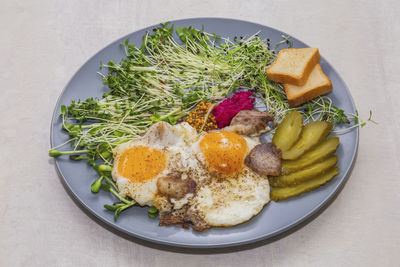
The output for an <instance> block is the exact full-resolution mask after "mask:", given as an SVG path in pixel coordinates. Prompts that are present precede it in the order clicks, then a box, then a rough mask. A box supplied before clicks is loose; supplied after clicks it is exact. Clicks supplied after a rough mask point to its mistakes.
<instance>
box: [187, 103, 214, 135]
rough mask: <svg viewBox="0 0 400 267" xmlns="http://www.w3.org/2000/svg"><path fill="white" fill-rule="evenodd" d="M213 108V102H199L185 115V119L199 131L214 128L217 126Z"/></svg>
mask: <svg viewBox="0 0 400 267" xmlns="http://www.w3.org/2000/svg"><path fill="white" fill-rule="evenodd" d="M213 108H214V105H213V104H211V103H208V102H201V103H199V104H197V106H196V107H195V108H194V109H193V110H192V111H191V112H190V113H189V115H187V116H186V118H185V121H186V122H187V123H189V124H190V125H191V126H192V127H194V128H196V130H197V131H200V132H201V131H206V132H208V131H210V130H215V129H217V128H218V126H217V122H216V121H215V117H214V115H213V114H212V110H213Z"/></svg>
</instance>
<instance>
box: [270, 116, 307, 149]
mask: <svg viewBox="0 0 400 267" xmlns="http://www.w3.org/2000/svg"><path fill="white" fill-rule="evenodd" d="M302 128H303V119H302V117H301V114H300V113H299V112H298V111H297V110H293V111H291V112H290V113H288V114H287V115H286V116H285V118H283V120H282V122H281V123H280V124H279V126H278V128H276V131H275V134H274V137H273V138H272V142H274V144H275V145H276V146H277V147H278V148H279V149H280V150H281V151H286V150H288V149H289V148H291V147H292V146H293V145H294V143H296V141H297V140H298V139H299V137H300V133H301V130H302Z"/></svg>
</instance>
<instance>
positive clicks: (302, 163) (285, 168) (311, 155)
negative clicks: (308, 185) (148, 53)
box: [282, 137, 339, 174]
mask: <svg viewBox="0 0 400 267" xmlns="http://www.w3.org/2000/svg"><path fill="white" fill-rule="evenodd" d="M338 145H339V137H329V138H328V139H326V140H325V141H323V142H322V143H321V144H319V145H318V146H316V147H315V148H314V149H312V150H310V151H308V152H307V153H305V154H304V155H303V156H301V157H300V158H299V159H296V160H283V161H282V173H283V174H289V173H292V172H295V171H298V170H301V169H304V168H305V167H307V166H310V165H311V164H313V163H315V162H318V161H320V160H323V159H324V158H326V157H328V156H329V155H331V154H332V153H333V152H335V151H336V148H337V147H338Z"/></svg>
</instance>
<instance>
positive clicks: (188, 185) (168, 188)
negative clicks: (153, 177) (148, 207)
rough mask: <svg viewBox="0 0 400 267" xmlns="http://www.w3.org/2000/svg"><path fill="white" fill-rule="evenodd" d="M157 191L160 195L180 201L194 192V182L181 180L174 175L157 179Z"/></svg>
mask: <svg viewBox="0 0 400 267" xmlns="http://www.w3.org/2000/svg"><path fill="white" fill-rule="evenodd" d="M157 189H158V192H159V194H160V195H164V196H167V197H169V198H175V199H180V198H183V197H184V196H185V195H186V194H188V193H194V192H195V191H196V182H195V181H194V180H192V179H186V180H182V179H180V177H177V176H176V175H175V174H174V175H171V176H166V177H160V178H158V180H157Z"/></svg>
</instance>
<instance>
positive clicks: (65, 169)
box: [51, 18, 358, 248]
mask: <svg viewBox="0 0 400 267" xmlns="http://www.w3.org/2000/svg"><path fill="white" fill-rule="evenodd" d="M173 23H174V24H175V25H176V26H181V27H182V26H193V27H196V28H202V27H204V29H205V31H207V32H214V33H216V34H219V35H221V36H224V37H229V38H231V39H233V37H234V36H250V35H251V34H254V33H256V32H259V36H260V37H261V38H264V39H266V38H269V39H271V42H272V43H275V42H277V41H279V40H281V35H282V34H285V33H282V32H281V31H279V30H275V29H272V28H269V27H266V26H263V25H259V24H255V23H250V22H245V21H239V20H233V19H220V18H195V19H185V20H178V21H174V22H173ZM154 27H156V26H151V27H148V28H145V29H142V30H139V31H137V32H134V33H132V34H129V35H127V36H125V37H122V38H121V39H119V40H117V41H115V42H113V43H111V44H110V45H108V46H107V47H105V48H104V49H102V50H101V51H100V52H98V53H97V54H95V55H94V56H93V57H92V58H90V59H89V60H88V61H87V62H86V63H85V64H84V65H83V66H82V67H81V68H80V69H79V70H78V72H77V73H76V74H75V75H74V76H73V77H72V79H71V80H70V82H69V83H68V84H67V86H66V87H65V89H64V91H63V92H62V94H61V96H60V98H59V100H58V102H57V104H56V107H55V111H54V115H53V120H52V124H51V146H56V145H59V144H61V143H64V142H65V141H66V140H67V135H66V134H65V132H63V131H62V130H61V119H60V106H61V105H68V104H70V103H71V101H72V100H78V99H86V98H89V97H100V96H101V95H102V93H103V92H105V91H107V88H106V87H105V86H104V85H103V84H102V81H101V79H100V77H99V75H98V74H96V72H97V71H98V70H99V64H100V62H101V61H102V62H107V61H108V60H111V59H113V60H115V61H118V62H119V61H120V60H121V59H122V58H123V56H124V54H123V51H122V49H121V47H120V43H122V42H123V41H124V40H125V39H126V38H129V39H130V40H131V42H133V43H134V44H135V45H139V44H140V43H141V40H142V36H143V35H144V34H145V32H146V31H150V30H151V29H152V28H154ZM285 35H286V36H288V35H287V34H285ZM292 40H293V47H307V45H306V44H304V43H303V42H301V41H299V40H297V39H296V38H294V37H292ZM321 66H322V68H323V70H324V72H325V73H326V74H327V75H328V76H329V78H330V79H331V80H332V83H333V87H334V90H333V92H332V93H330V95H329V96H330V97H331V98H332V100H333V102H334V104H335V105H336V106H338V107H340V108H342V109H344V110H345V111H347V112H354V111H355V105H354V103H353V99H352V97H351V95H350V92H349V90H348V89H347V87H346V85H345V83H344V82H343V80H342V79H341V78H340V76H339V74H338V73H337V72H336V71H335V70H334V69H333V67H332V66H331V65H330V64H329V63H328V62H327V61H326V60H325V59H324V58H322V59H321ZM340 140H341V144H340V146H339V148H338V151H337V153H338V155H339V165H340V174H339V175H338V176H336V177H335V178H334V180H332V181H331V182H330V183H328V184H327V185H325V186H323V187H320V188H319V189H317V190H315V191H312V192H310V193H307V194H304V195H302V196H299V197H295V198H292V199H290V200H287V201H283V202H280V203H275V202H270V203H269V204H268V205H267V206H266V207H265V208H264V210H263V211H262V212H261V213H260V214H259V215H257V216H256V217H254V218H253V219H252V220H250V221H249V222H247V223H244V224H241V225H238V226H235V227H231V228H216V229H211V230H208V231H204V232H202V233H196V232H193V231H192V230H185V229H182V228H180V227H159V226H158V222H157V220H152V219H149V218H148V217H147V209H145V208H140V207H133V208H131V209H129V210H127V211H124V213H122V214H121V215H120V217H119V218H118V221H117V222H114V220H113V214H112V212H109V211H106V210H105V209H104V208H103V205H104V204H110V203H113V202H114V201H115V199H114V198H113V197H112V196H111V194H109V193H107V192H101V193H99V194H96V195H95V194H92V193H91V192H90V185H91V183H92V182H93V181H94V179H96V177H97V175H96V173H95V172H94V170H93V169H92V168H91V167H89V166H88V165H87V164H86V163H85V162H74V161H71V160H69V159H68V158H67V157H65V158H64V157H59V158H57V159H56V166H57V168H58V170H59V174H60V177H61V180H62V181H63V182H64V184H65V185H66V187H67V188H68V189H69V190H70V191H71V193H72V196H73V197H74V198H76V199H77V200H78V202H80V203H81V204H82V206H83V207H84V208H86V209H87V210H88V211H89V212H91V213H92V214H94V215H95V216H96V217H97V218H98V219H99V220H101V221H103V222H105V223H106V224H108V225H110V226H111V227H113V228H115V229H117V230H118V231H121V232H123V233H126V234H128V235H131V236H134V237H138V238H141V239H145V240H148V241H151V242H156V243H160V244H166V245H172V246H181V247H202V248H211V247H228V246H237V245H241V244H246V243H252V242H256V241H259V240H262V239H267V238H271V237H273V236H276V235H277V234H280V233H283V232H285V231H287V230H289V229H291V228H293V227H295V226H296V225H298V224H299V223H301V222H303V221H305V220H306V219H307V218H310V216H311V215H313V214H315V213H316V212H317V211H319V210H320V209H321V208H322V207H323V206H324V205H326V204H327V202H328V201H329V200H330V199H331V198H332V197H333V196H334V195H335V194H336V193H337V192H338V190H339V189H340V187H341V185H342V184H343V183H344V182H345V180H346V178H347V176H348V175H349V172H350V170H351V167H352V165H353V163H354V160H355V155H356V151H357V146H358V129H355V130H353V131H351V132H349V133H346V134H343V135H341V136H340Z"/></svg>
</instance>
